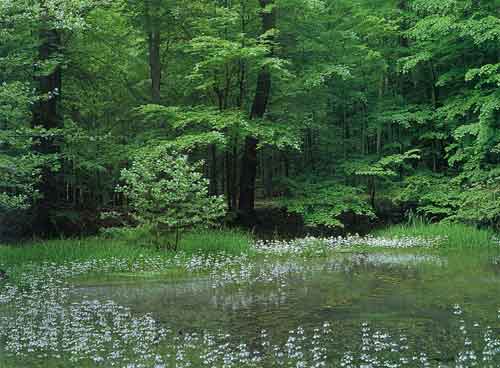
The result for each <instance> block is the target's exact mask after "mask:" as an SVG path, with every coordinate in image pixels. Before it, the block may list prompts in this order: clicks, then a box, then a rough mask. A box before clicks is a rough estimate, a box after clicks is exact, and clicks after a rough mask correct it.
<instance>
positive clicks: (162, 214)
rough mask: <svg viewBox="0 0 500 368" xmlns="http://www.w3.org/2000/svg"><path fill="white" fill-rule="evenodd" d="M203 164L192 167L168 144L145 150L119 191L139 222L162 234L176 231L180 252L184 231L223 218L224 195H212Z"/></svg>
mask: <svg viewBox="0 0 500 368" xmlns="http://www.w3.org/2000/svg"><path fill="white" fill-rule="evenodd" d="M202 165H203V163H202V162H197V163H194V164H190V163H189V162H188V157H187V156H186V155H180V154H178V153H177V152H175V151H173V150H172V148H171V147H170V146H168V145H164V146H159V147H155V148H153V149H145V150H143V151H142V152H141V153H140V154H139V155H138V156H137V157H136V158H135V160H134V162H133V163H132V166H131V167H130V168H129V169H123V170H122V172H121V178H122V181H123V182H124V184H123V185H122V186H120V187H119V191H120V192H122V193H124V194H125V195H126V197H127V199H128V200H129V202H130V206H131V208H132V210H133V214H134V216H135V218H136V219H137V220H138V221H139V223H141V224H144V225H149V226H151V227H152V228H153V230H154V232H155V233H156V236H157V238H158V239H159V237H160V235H161V234H165V233H169V232H174V233H175V243H174V244H173V249H174V250H177V247H178V243H179V236H180V233H181V231H183V230H185V229H187V228H190V227H193V226H208V225H210V224H213V223H214V222H215V221H216V220H218V219H220V218H221V217H222V216H224V212H225V202H224V197H223V196H209V195H208V185H209V182H208V180H207V179H205V178H203V174H202V173H201V172H200V168H201V167H202Z"/></svg>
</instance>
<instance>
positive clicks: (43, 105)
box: [33, 28, 62, 236]
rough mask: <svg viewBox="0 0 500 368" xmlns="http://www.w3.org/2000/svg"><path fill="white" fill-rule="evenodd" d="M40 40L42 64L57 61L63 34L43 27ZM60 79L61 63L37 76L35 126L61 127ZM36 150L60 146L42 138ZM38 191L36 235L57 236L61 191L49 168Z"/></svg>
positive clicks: (52, 151)
mask: <svg viewBox="0 0 500 368" xmlns="http://www.w3.org/2000/svg"><path fill="white" fill-rule="evenodd" d="M39 38H40V47H39V49H38V57H39V59H40V62H41V63H45V62H48V61H49V60H52V59H54V58H55V57H56V56H57V54H58V53H59V51H60V50H59V49H60V46H61V35H60V34H59V33H58V31H57V30H54V29H44V28H42V29H41V30H40V32H39ZM61 79H62V78H61V67H60V65H59V64H57V65H56V66H55V67H54V68H53V69H52V70H51V71H50V72H49V73H47V74H44V75H41V76H37V77H35V82H36V83H37V88H38V94H39V95H40V96H41V99H40V100H39V102H38V103H37V104H36V106H35V108H34V110H33V126H41V127H43V128H45V129H55V128H60V127H61V125H62V118H61V115H60V111H59V102H60V98H61V97H60V96H61ZM35 149H36V150H37V151H38V152H39V153H40V154H44V155H47V154H56V153H57V152H58V146H57V144H56V142H55V141H54V138H53V137H44V138H41V139H40V142H39V144H38V145H37V146H36V148H35ZM38 190H39V193H40V195H41V198H40V200H39V201H38V202H37V204H36V205H35V208H34V211H35V218H34V222H33V232H34V233H35V234H37V235H41V236H50V235H55V233H56V230H57V229H56V226H55V224H54V222H53V221H52V217H53V216H52V215H53V212H54V210H55V209H56V205H57V202H58V200H59V198H58V190H59V188H58V175H57V173H55V172H54V171H53V170H52V169H51V168H50V167H45V168H43V171H42V178H41V181H40V183H39V185H38Z"/></svg>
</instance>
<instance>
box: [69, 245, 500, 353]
mask: <svg viewBox="0 0 500 368" xmlns="http://www.w3.org/2000/svg"><path fill="white" fill-rule="evenodd" d="M497 259H498V258H497V253H496V252H493V253H491V252H484V253H480V254H478V253H477V252H475V253H474V254H469V253H461V254H457V255H450V254H449V255H436V254H425V253H422V252H418V253H412V252H411V251H410V252H408V251H405V252H400V251H398V252H388V251H383V252H375V253H373V252H370V253H363V254H359V253H340V254H336V255H330V256H328V257H326V258H319V259H302V258H300V259H281V260H279V259H277V260H274V261H269V260H266V261H264V262H257V265H255V267H251V268H250V269H246V270H244V271H242V269H241V268H237V270H236V271H235V272H236V273H238V272H239V273H240V274H237V276H236V277H233V278H231V280H230V282H228V283H224V284H223V285H220V284H219V283H214V280H213V278H214V276H213V275H212V277H209V276H207V277H197V278H194V279H192V278H191V279H184V280H182V279H181V280H176V281H169V280H162V279H161V278H157V279H154V280H147V281H145V280H142V281H133V280H132V281H126V282H125V281H113V282H97V283H92V282H90V283H86V284H84V285H79V286H78V287H77V288H76V289H74V290H73V292H74V298H79V297H81V296H82V295H84V296H85V297H87V298H89V299H101V300H104V299H111V300H113V301H115V302H117V303H119V304H121V305H124V306H127V307H129V308H130V309H131V311H132V312H133V313H135V314H144V313H151V314H152V316H153V317H154V318H155V319H156V320H157V321H159V322H160V323H162V324H164V325H166V326H168V327H169V328H170V329H172V330H173V331H174V333H176V334H179V335H186V334H193V333H195V334H196V333H203V332H207V331H208V332H209V333H212V334H214V335H215V334H217V333H220V332H222V333H227V334H230V335H231V339H232V340H234V341H235V342H237V341H244V342H246V343H248V344H249V345H250V346H252V345H253V344H258V341H259V339H260V338H261V335H262V333H263V331H266V332H265V334H266V336H267V335H269V336H270V337H269V339H270V341H271V342H272V343H273V344H280V343H281V344H284V343H286V341H287V339H288V338H289V337H290V332H291V331H292V333H295V332H296V330H297V328H299V327H300V329H303V330H304V331H306V333H307V331H314V329H315V328H317V327H318V326H322V325H323V324H324V323H325V322H327V323H328V324H329V325H331V333H330V334H331V338H330V340H329V343H328V346H327V347H326V348H327V350H328V356H329V358H328V359H329V360H330V361H338V360H339V359H341V358H342V355H343V354H344V353H345V352H346V351H352V350H356V349H357V348H359V346H358V345H359V342H360V340H361V338H362V329H363V324H364V323H368V324H369V327H366V328H370V329H372V330H380V331H386V332H388V333H390V334H392V335H396V336H405V338H406V339H408V340H409V343H408V345H409V346H412V347H413V349H418V350H420V351H425V352H426V353H427V354H428V355H429V359H430V361H438V362H450V361H453V359H455V357H456V355H457V354H458V353H459V352H460V349H463V344H464V343H463V338H461V334H460V329H461V328H462V329H463V327H461V324H462V323H464V321H465V322H467V323H469V322H470V325H471V326H472V329H473V330H474V328H475V330H477V331H476V332H474V331H471V332H470V333H471V334H474V333H477V334H478V335H480V336H482V335H483V334H484V332H485V327H486V326H491V327H492V328H493V330H494V332H498V331H499V330H498V329H499V327H500V325H499V322H500V321H499V319H498V313H499V312H498V311H499V307H500V293H499V291H500V264H498V263H497ZM233 276H234V275H233ZM217 277H219V278H223V276H221V275H218V276H215V278H217ZM365 326H366V325H365Z"/></svg>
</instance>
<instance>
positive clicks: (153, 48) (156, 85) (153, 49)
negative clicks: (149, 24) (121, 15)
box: [148, 30, 161, 104]
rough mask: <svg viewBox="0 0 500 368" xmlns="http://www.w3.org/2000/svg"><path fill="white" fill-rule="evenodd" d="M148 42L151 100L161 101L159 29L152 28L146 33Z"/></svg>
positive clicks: (156, 102) (155, 102)
mask: <svg viewBox="0 0 500 368" xmlns="http://www.w3.org/2000/svg"><path fill="white" fill-rule="evenodd" d="M148 44H149V68H150V76H151V100H152V102H153V103H154V104H159V103H160V101H161V93H160V90H161V57H160V45H161V34H160V31H159V30H153V31H151V32H149V34H148Z"/></svg>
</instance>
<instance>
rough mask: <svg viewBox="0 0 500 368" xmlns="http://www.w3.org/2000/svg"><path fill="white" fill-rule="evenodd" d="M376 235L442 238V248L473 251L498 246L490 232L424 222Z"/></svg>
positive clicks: (394, 227) (464, 226)
mask: <svg viewBox="0 0 500 368" xmlns="http://www.w3.org/2000/svg"><path fill="white" fill-rule="evenodd" d="M376 235H380V236H384V237H389V238H391V237H392V238H398V237H405V236H410V237H424V238H437V237H440V238H442V241H441V242H440V247H442V248H449V249H451V248H453V249H457V248H462V249H473V248H479V247H483V248H484V247H492V246H495V245H496V246H498V240H496V241H495V233H494V232H493V231H490V230H484V229H478V228H475V227H472V226H468V225H464V224H446V223H438V224H427V223H424V222H419V221H417V222H413V223H409V224H405V225H395V226H391V227H389V228H387V229H384V230H380V231H378V232H377V233H376Z"/></svg>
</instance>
